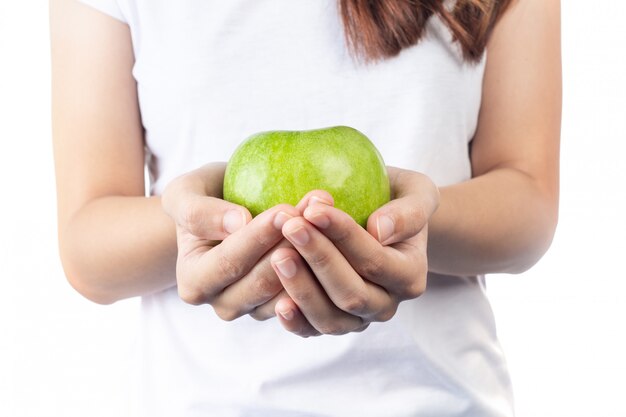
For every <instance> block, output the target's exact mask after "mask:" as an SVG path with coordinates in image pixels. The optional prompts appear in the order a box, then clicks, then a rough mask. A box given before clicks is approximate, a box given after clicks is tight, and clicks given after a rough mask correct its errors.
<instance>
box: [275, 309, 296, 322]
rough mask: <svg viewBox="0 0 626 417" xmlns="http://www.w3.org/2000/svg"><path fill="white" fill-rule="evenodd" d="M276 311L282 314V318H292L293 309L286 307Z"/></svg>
mask: <svg viewBox="0 0 626 417" xmlns="http://www.w3.org/2000/svg"><path fill="white" fill-rule="evenodd" d="M278 313H279V314H280V315H281V316H282V318H284V319H285V320H291V319H292V318H293V310H291V309H287V310H279V311H278Z"/></svg>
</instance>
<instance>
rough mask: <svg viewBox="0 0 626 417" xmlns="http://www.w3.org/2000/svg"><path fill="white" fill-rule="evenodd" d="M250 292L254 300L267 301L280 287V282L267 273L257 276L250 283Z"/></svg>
mask: <svg viewBox="0 0 626 417" xmlns="http://www.w3.org/2000/svg"><path fill="white" fill-rule="evenodd" d="M252 285H253V287H252V291H253V293H254V294H255V296H256V297H255V298H260V299H267V298H269V297H273V296H274V295H276V293H277V292H278V291H279V290H280V288H281V287H282V286H281V284H280V280H279V279H277V278H275V276H271V275H270V274H269V273H263V274H257V275H256V276H255V277H254V280H253V281H252Z"/></svg>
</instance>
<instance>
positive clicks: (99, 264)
mask: <svg viewBox="0 0 626 417" xmlns="http://www.w3.org/2000/svg"><path fill="white" fill-rule="evenodd" d="M50 23H51V42H52V44H51V46H52V50H51V52H52V124H53V142H54V158H55V169H56V179H57V200H58V229H59V249H60V255H61V260H62V263H63V267H64V270H65V273H66V275H67V278H68V280H69V282H70V283H71V284H72V285H73V286H74V287H75V288H76V289H77V290H78V291H79V292H80V293H81V294H83V295H84V296H85V297H87V298H89V299H91V300H93V301H96V302H98V303H111V302H114V301H116V300H119V299H122V298H126V297H131V296H134V295H139V294H145V293H149V292H153V291H158V290H161V289H164V288H167V287H169V286H172V285H174V283H175V281H174V269H175V259H176V237H175V232H174V226H173V223H172V221H171V220H170V219H169V218H168V217H167V216H166V215H165V214H164V213H163V210H162V208H161V204H160V201H159V199H158V198H156V197H151V198H147V197H145V196H144V142H143V132H142V126H141V121H140V115H139V109H138V104H137V95H136V85H135V81H134V79H133V77H132V75H131V68H132V65H133V61H134V58H133V53H132V46H131V39H130V33H129V28H128V26H127V25H125V24H123V23H121V22H118V21H116V20H115V19H113V18H110V17H108V16H106V15H104V14H102V13H99V12H97V11H94V10H92V9H91V8H89V7H87V6H84V5H81V4H80V3H78V2H76V1H71V0H52V1H51V2H50Z"/></svg>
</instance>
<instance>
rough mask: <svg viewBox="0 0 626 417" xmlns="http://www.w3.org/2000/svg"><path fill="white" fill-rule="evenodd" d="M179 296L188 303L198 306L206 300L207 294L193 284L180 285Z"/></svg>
mask: <svg viewBox="0 0 626 417" xmlns="http://www.w3.org/2000/svg"><path fill="white" fill-rule="evenodd" d="M178 296H179V297H180V299H181V300H183V301H184V302H185V303H187V304H191V305H194V306H198V305H201V304H204V303H205V302H206V298H205V295H204V293H203V292H202V291H200V290H199V289H198V288H195V287H191V286H188V285H186V286H180V285H179V286H178Z"/></svg>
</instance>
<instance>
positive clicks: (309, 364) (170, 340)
mask: <svg viewBox="0 0 626 417" xmlns="http://www.w3.org/2000/svg"><path fill="white" fill-rule="evenodd" d="M82 1H83V2H84V3H87V4H90V5H92V6H93V7H95V8H97V9H99V10H101V11H103V12H105V13H107V14H109V15H111V16H113V17H115V18H117V19H120V20H122V21H123V22H126V23H127V24H128V25H129V26H130V29H131V33H132V39H133V47H134V52H135V57H136V63H135V65H134V68H133V75H134V77H135V78H136V80H137V83H138V93H139V101H140V106H141V114H142V121H143V125H144V127H145V134H146V141H147V145H148V147H149V149H150V151H151V153H152V160H151V164H150V166H151V170H152V174H153V176H154V179H153V182H152V184H151V187H152V192H153V193H154V194H159V193H160V192H161V191H162V190H163V188H164V186H165V185H166V184H167V183H168V182H169V181H170V180H171V179H172V178H174V177H176V176H178V175H180V174H182V173H184V172H187V171H189V170H191V169H193V168H195V167H198V166H200V165H203V164H205V163H207V162H210V161H226V160H228V158H229V156H230V155H231V153H232V151H233V150H234V149H235V148H236V146H237V145H238V144H239V143H240V142H241V141H242V140H244V139H245V138H246V137H248V136H249V135H250V134H252V133H255V132H259V131H264V130H277V129H283V130H303V129H313V128H320V127H327V126H333V125H348V126H352V127H355V128H357V129H358V130H360V131H362V132H363V133H365V134H366V135H367V136H368V137H369V138H370V139H371V140H372V141H373V142H374V144H375V145H376V146H377V147H378V149H379V150H380V151H381V154H382V155H383V158H384V159H385V162H386V163H387V164H388V165H393V166H398V167H403V168H407V169H413V170H416V171H421V172H424V173H426V174H427V175H429V176H430V177H431V178H432V179H433V180H434V181H435V182H436V183H437V184H439V185H447V184H453V183H457V182H460V181H464V180H466V179H468V178H470V176H471V167H470V160H469V155H468V143H469V142H470V140H471V139H472V137H473V135H474V132H475V129H476V123H477V117H478V112H479V108H480V99H481V88H482V77H483V72H484V60H483V62H481V63H479V64H477V65H472V64H468V63H464V62H463V60H462V59H461V57H460V52H459V47H458V45H457V44H453V43H452V41H451V36H450V33H449V31H447V29H445V28H444V26H443V25H442V23H441V22H440V21H439V20H438V19H431V20H430V23H429V24H428V29H427V33H426V36H425V38H424V39H423V41H422V42H420V43H419V44H418V45H417V46H415V47H412V48H409V49H407V50H405V51H403V52H402V53H401V54H400V56H398V57H396V58H393V59H389V60H386V61H383V62H380V63H378V64H370V65H363V64H358V63H356V62H355V61H354V60H353V59H352V58H351V57H350V56H349V54H348V53H347V50H346V47H345V44H344V38H343V32H342V26H341V20H340V17H339V15H338V12H337V1H336V0H316V1H312V0H254V1H253V0H249V1H246V0H227V1H226V0H220V1H217V0H182V1H165V0H82ZM142 314H143V321H142V329H141V340H142V342H141V349H140V355H139V356H140V359H139V361H138V362H139V363H138V366H139V374H140V375H141V378H140V379H141V380H140V392H141V395H140V409H141V413H142V415H145V416H149V417H158V416H164V417H165V416H167V417H173V416H176V417H181V416H219V417H227V416H240V417H242V416H271V417H279V416H290V417H293V416H341V417H344V416H360V417H367V416H372V417H374V416H375V417H380V416H384V417H400V416H425V417H439V416H446V417H449V416H472V417H505V416H512V415H513V412H512V395H511V387H510V381H509V377H508V373H507V369H506V364H505V360H504V357H503V354H502V351H501V349H500V346H499V344H498V341H497V337H496V332H495V325H494V320H493V315H492V311H491V308H490V306H489V302H488V300H487V298H486V295H485V291H484V279H483V277H471V276H468V277H447V276H441V275H435V274H430V275H429V281H428V288H427V291H426V293H425V294H424V295H423V296H421V297H419V298H418V299H416V300H412V301H407V302H404V303H402V304H401V305H400V308H399V310H398V312H397V314H396V316H395V317H394V318H393V319H392V320H391V321H389V322H386V323H374V324H372V325H370V327H369V328H368V329H367V330H366V331H364V332H362V333H355V334H349V335H345V336H340V337H331V336H322V337H315V338H308V339H301V338H299V337H297V336H294V335H292V334H290V333H287V332H286V331H285V330H283V329H282V328H281V326H280V324H279V323H278V322H277V321H276V320H275V319H274V320H268V321H265V322H257V321H255V320H253V319H251V318H249V317H243V318H241V319H238V320H236V321H234V322H223V321H221V320H220V319H219V318H218V317H217V316H216V315H215V313H214V312H213V310H212V308H211V307H210V306H200V307H195V306H191V305H187V304H185V303H184V302H182V301H181V300H180V299H179V297H178V296H177V291H176V289H170V290H167V291H164V292H161V293H158V294H155V295H151V296H147V297H144V298H143V300H142Z"/></svg>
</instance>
